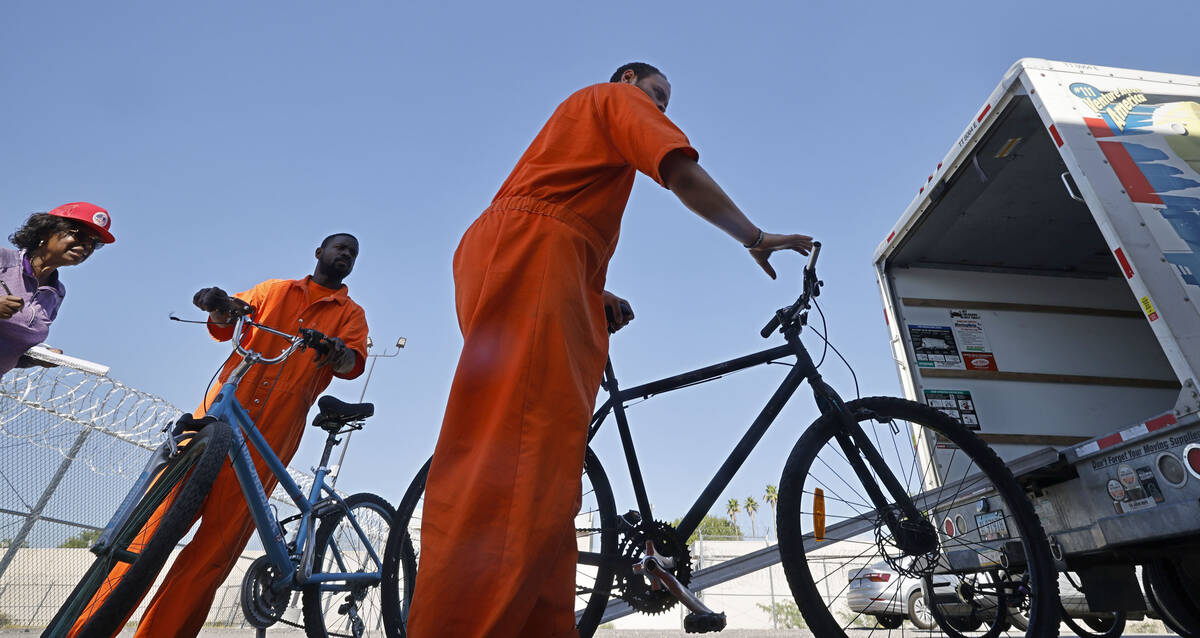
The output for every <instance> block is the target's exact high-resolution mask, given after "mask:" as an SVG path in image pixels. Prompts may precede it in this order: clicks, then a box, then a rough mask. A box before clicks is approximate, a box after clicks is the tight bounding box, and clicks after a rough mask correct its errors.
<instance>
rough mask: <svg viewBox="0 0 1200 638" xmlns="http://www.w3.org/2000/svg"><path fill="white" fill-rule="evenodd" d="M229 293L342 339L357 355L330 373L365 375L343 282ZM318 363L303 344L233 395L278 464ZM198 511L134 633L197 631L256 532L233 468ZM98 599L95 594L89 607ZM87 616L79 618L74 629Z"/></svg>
mask: <svg viewBox="0 0 1200 638" xmlns="http://www.w3.org/2000/svg"><path fill="white" fill-rule="evenodd" d="M235 296H236V297H238V298H240V299H242V300H244V301H246V302H247V303H249V304H250V305H251V306H254V308H255V315H254V319H255V320H256V321H258V322H259V323H262V324H265V325H268V326H271V327H272V328H275V329H278V330H282V331H284V332H292V333H295V332H296V331H297V330H299V329H300V328H313V329H315V330H318V331H320V332H322V333H323V334H325V335H327V336H330V337H340V338H341V339H342V341H344V342H345V343H346V345H347V346H348V347H349V348H350V349H352V350H354V352H355V354H357V355H358V356H357V362H356V363H355V366H354V368H353V369H351V370H350V371H349V372H347V373H345V374H338V375H337V376H338V377H340V378H344V379H353V378H355V377H357V376H359V375H360V374H362V371H363V367H364V364H365V363H366V358H367V347H366V343H367V321H366V317H365V315H364V313H363V309H362V307H361V306H359V305H358V304H357V303H355V302H354V301H353V300H351V299H350V296H349V294H348V293H347V288H346V286H342V287H341V288H339V289H338V290H330V289H328V288H323V287H321V286H317V285H316V284H314V283H312V278H311V277H306V278H304V279H299V280H285V279H271V280H268V281H265V282H263V283H261V284H258V285H257V286H255V287H253V288H251V289H250V290H248V291H246V292H242V293H238V294H237V295H235ZM208 329H209V332H210V333H211V334H212V336H213V338H215V339H217V340H218V341H228V340H229V339H230V338H232V337H233V328H232V326H217V325H213V324H211V323H210V324H209V326H208ZM248 332H249V334H247V335H245V336H243V345H244V346H245V347H247V348H249V349H251V350H254V351H256V352H260V353H263V354H266V355H268V356H274V355H275V354H276V353H278V352H279V351H280V350H282V349H283V348H284V347H286V345H287V342H286V341H285V340H284V339H283V338H282V337H278V336H275V335H272V334H270V333H267V332H264V331H261V330H253V329H251V330H250V331H248ZM315 360H316V353H315V352H314V351H312V350H309V351H305V352H299V353H296V354H294V355H292V357H291V358H289V359H288V360H287V361H285V362H284V363H282V364H277V365H271V366H267V365H259V366H254V367H253V368H251V369H250V371H249V372H248V373H247V374H246V376H245V377H243V378H242V382H241V384H240V385H239V386H238V392H237V397H238V401H239V402H241V404H242V407H244V408H246V411H247V412H249V414H250V418H251V419H253V420H254V423H255V424H256V425H257V427H258V429H259V431H260V432H262V434H263V437H264V438H266V440H267V442H268V443H269V444H270V445H271V449H273V450H274V451H275V453H276V454H277V455H278V456H279V459H280V460H281V461H283V463H284V464H285V465H286V464H287V463H288V462H289V461H291V459H292V456H293V455H294V454H295V453H296V449H297V448H298V447H299V446H300V437H301V436H302V435H303V434H304V427H305V419H306V416H307V414H308V410H309V408H310V407H311V406H312V404H313V403H314V402H316V400H317V398H318V396H319V395H320V394H321V392H322V391H323V390H324V389H325V388H326V387H327V386H328V385H329V382H330V380H331V379H332V377H333V376H334V373H333V371H332V369H331V367H329V366H324V367H321V368H317V367H316V363H315ZM240 361H241V357H240V356H238V355H237V354H236V353H234V354H232V355H231V356H230V357H229V359H228V360H227V361H226V362H225V366H224V368H223V369H222V371H221V374H220V380H219V382H218V383H216V384H214V385H213V386H212V388H211V389H210V390H209V393H208V396H207V397H206V398H205V400H204V403H202V404H201V405H200V407H199V408H197V409H196V413H195V414H196V416H203V414H204V412H205V410H207V408H208V407H209V406H210V405H211V404H212V401H213V400H214V399H215V398H216V395H217V393H218V392H220V389H221V384H222V383H224V382H225V379H227V378H228V377H229V373H230V372H231V371H232V370H233V368H234V367H236V366H237V364H238V363H239V362H240ZM250 449H251V456H252V458H253V459H254V464H255V468H256V469H257V470H258V475H259V479H260V480H262V482H263V488H264V489H265V490H266V492H267V494H270V493H271V490H272V489H274V487H275V484H276V483H277V481H276V479H275V478H274V476H273V475H270V474H269V473H268V472H267V469H266V463H265V462H263V461H262V459H261V458H260V457H259V456H258V454H256V453H254V452H253V449H254V448H253V446H251V448H250ZM199 517H200V518H201V522H200V528H199V529H198V530H197V532H196V535H195V537H194V538H193V540H192V541H191V542H190V543H188V544H187V546H186V547H184V549H183V551H182V552H180V554H179V556H178V558H176V560H175V563H174V564H173V565H172V566H171V569H170V571H169V572H167V576H166V578H165V579H164V581H163V583H162V585H161V586H160V587H159V588H158V591H157V592H156V593H155V594H154V598H153V599H152V600H151V601H150V605H149V606H148V607H147V609H146V614H145V615H144V616H143V618H142V622H141V623H140V624H139V625H138V629H137V633H136V636H138V637H147V638H162V637H164V636H172V637H179V636H195V635H196V634H197V633H199V631H200V629H201V627H202V626H203V624H204V620H205V618H206V617H207V615H208V610H209V608H210V607H211V606H212V601H213V597H214V596H215V595H216V592H217V588H218V587H220V585H221V583H223V582H224V581H225V578H226V577H227V576H228V575H229V572H230V571H231V570H232V569H233V566H234V564H235V563H236V562H237V558H238V555H239V554H240V553H241V550H242V549H243V548H245V546H246V543H247V541H249V540H250V536H251V534H253V533H254V529H255V528H254V520H253V519H252V518H251V516H250V510H249V508H248V506H247V505H246V499H245V496H244V495H243V494H242V490H241V487H240V486H239V484H238V481H237V477H236V476H235V475H234V472H233V467H232V466H230V465H228V464H227V465H226V466H225V467H224V468H223V469H222V470H221V473H220V474H218V476H217V480H216V483H214V484H213V488H212V491H211V492H209V495H208V498H207V499H205V502H204V505H202V506H201V509H200V514H199ZM147 527H149V526H147ZM151 531H152V530H150V529H143V530H142V532H141V533H140V534H139V537H140V538H148V537H149V533H150V532H151ZM118 570H120V567H118V569H117V570H114V575H115V574H116V573H117V571H118ZM120 571H123V570H120ZM111 577H112V576H110V578H111ZM99 602H100V600H97V599H94V600H93V601H92V603H91V604H90V605H89V608H94V607H95V606H96V605H98V604H99ZM87 617H88V615H84V616H81V619H80V621H79V622H77V623H76V625H75V627H76V630H77V629H78V628H79V627H81V626H82V624H83V622H84V621H85V619H86V618H87ZM73 633H74V632H73Z"/></svg>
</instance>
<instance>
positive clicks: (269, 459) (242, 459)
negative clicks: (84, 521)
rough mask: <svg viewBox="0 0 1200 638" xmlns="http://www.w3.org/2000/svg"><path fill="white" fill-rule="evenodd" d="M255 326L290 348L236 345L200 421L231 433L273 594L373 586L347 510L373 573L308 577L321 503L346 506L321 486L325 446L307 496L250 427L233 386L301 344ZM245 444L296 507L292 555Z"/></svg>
mask: <svg viewBox="0 0 1200 638" xmlns="http://www.w3.org/2000/svg"><path fill="white" fill-rule="evenodd" d="M244 319H245V318H244V317H238V320H237V321H238V323H237V325H236V328H235V330H234V336H233V341H234V343H235V344H240V337H241V334H242V325H243V323H242V322H243V320H244ZM255 325H256V326H257V327H259V328H262V329H265V330H267V331H269V332H272V333H275V334H277V335H279V336H282V337H284V338H287V339H290V340H291V341H292V345H291V346H290V347H289V348H287V349H286V350H285V351H284V352H282V353H280V354H279V355H277V356H276V357H273V358H264V357H262V356H261V355H259V354H258V353H255V352H252V351H248V350H244V349H243V348H242V347H241V346H240V345H236V346H235V347H236V348H237V352H238V353H239V354H241V355H242V356H243V358H242V361H241V363H239V364H238V366H237V367H236V368H234V370H233V371H232V372H231V373H230V375H229V379H228V380H227V381H226V382H225V384H223V385H222V386H221V391H220V392H219V393H218V394H217V398H216V399H215V400H214V401H213V403H212V405H211V406H210V407H209V408H208V411H207V412H206V414H205V416H209V417H213V418H215V419H217V420H218V421H223V422H225V423H228V424H229V426H230V429H231V430H232V434H233V440H232V442H231V444H230V447H229V460H230V462H231V464H232V465H233V471H234V474H235V475H236V476H237V479H238V484H239V485H240V486H241V488H242V494H243V495H244V496H245V498H246V503H247V505H248V506H249V508H250V515H251V517H252V518H253V519H254V525H255V527H256V528H257V530H258V536H259V538H260V539H261V540H262V543H263V549H264V550H265V551H266V554H267V556H268V557H269V560H270V562H271V564H272V566H273V567H274V568H275V570H276V573H278V574H282V576H281V577H280V579H279V580H277V581H275V582H274V583H272V589H274V590H275V591H277V592H278V591H283V590H284V589H289V588H296V587H299V586H302V585H306V584H310V583H321V589H322V590H329V591H349V590H351V589H352V587H351V585H357V584H366V585H374V584H376V583H378V582H379V581H380V580H381V579H382V573H383V561H382V560H380V558H379V556H378V554H377V553H376V551H375V547H374V546H373V545H372V544H371V542H370V541H369V540H368V538H367V535H366V533H364V532H363V530H362V528H361V527H360V526H359V524H358V521H357V520H356V519H355V517H354V513H353V512H351V511H350V510H349V509H345V510H344V511H345V513H346V518H347V520H348V521H350V524H351V525H352V526H353V527H354V531H355V533H357V534H358V536H359V538H360V539H361V540H362V541H363V543H364V545H365V547H366V548H367V552H368V553H369V555H370V557H371V560H372V562H373V563H374V565H375V570H374V571H370V572H353V573H349V572H318V573H315V574H314V573H313V572H312V567H313V566H312V563H313V559H314V553H313V552H314V551H315V548H314V547H313V545H314V544H315V543H314V537H315V532H316V521H315V520H314V519H315V518H319V516H320V514H321V513H323V511H324V509H325V508H324V507H323V506H322V504H326V503H327V504H329V505H330V506H332V505H334V504H336V505H340V506H342V507H343V508H345V502H344V501H343V500H342V497H341V496H339V495H338V494H337V492H335V491H334V490H333V489H332V488H330V487H329V486H328V485H326V483H325V477H326V476H328V474H329V468H328V467H327V466H326V464H327V463H328V461H329V458H328V457H329V452H330V449H331V448H330V446H329V445H327V446H326V449H325V453H324V455H323V456H322V459H321V464H320V466H319V467H317V469H316V473H315V475H314V476H313V484H312V489H311V490H310V491H309V494H308V495H307V496H306V495H305V494H304V492H303V491H302V490H301V489H300V486H299V485H297V484H296V482H295V481H294V480H293V479H292V477H291V475H290V474H288V471H287V468H286V467H285V466H284V464H283V462H282V461H280V460H279V457H278V455H276V454H275V451H274V450H272V449H271V446H270V444H269V443H267V440H266V439H265V438H264V437H263V435H262V433H261V432H259V430H258V427H257V426H256V425H255V424H254V420H253V419H251V418H250V414H249V413H248V412H247V411H246V409H245V408H244V407H242V405H241V403H240V402H239V401H238V399H237V388H238V384H239V383H240V382H241V380H242V377H243V376H245V374H246V372H248V371H249V370H250V368H251V367H253V366H254V365H256V364H271V363H279V362H281V361H283V360H285V359H287V358H288V357H289V356H291V354H293V353H294V352H295V351H296V350H298V349H299V348H300V347H301V343H302V342H301V340H300V338H299V337H295V336H293V335H289V334H287V333H282V332H279V331H276V330H273V329H271V328H268V327H266V326H258V325H257V324H255ZM182 438H183V437H179V438H176V437H175V436H174V435H172V434H168V439H167V441H166V442H164V443H163V445H161V446H160V447H159V449H158V450H157V451H156V452H155V454H154V456H153V457H152V458H151V459H150V461H149V462H147V464H146V467H145V469H144V470H143V471H142V474H141V476H140V477H139V478H138V480H137V482H136V483H135V484H134V487H133V489H132V490H130V492H129V494H128V495H127V496H126V497H125V500H124V501H123V502H122V504H121V506H120V507H118V508H117V512H116V513H115V514H114V515H113V518H112V520H110V521H109V523H108V525H106V526H105V529H104V531H103V532H102V533H101V535H100V537H99V538H98V539H97V541H96V543H95V544H94V545H93V546H92V552H93V553H95V554H101V553H103V552H104V551H106V550H107V549H108V544H109V542H110V541H111V537H112V534H113V533H114V530H116V529H118V528H119V527H120V525H121V523H123V522H124V520H125V519H126V518H127V517H128V516H129V515H130V514H131V512H132V510H133V507H134V505H135V504H136V503H137V500H138V498H139V497H140V495H141V494H142V493H144V492H145V490H146V489H147V488H148V487H149V486H150V484H151V483H152V481H153V480H154V478H155V477H156V476H157V475H158V470H159V469H161V467H162V466H163V465H164V464H165V463H166V461H167V460H168V459H169V458H170V456H171V454H173V453H174V451H175V449H176V447H177V444H178V443H179V441H180V440H181V439H182ZM247 440H249V442H250V444H251V445H253V446H254V449H255V450H257V451H258V453H259V455H260V456H262V458H263V460H264V461H265V462H266V465H267V469H268V470H269V471H270V472H271V474H272V475H274V476H275V478H276V479H278V481H279V485H280V486H282V487H283V489H284V491H285V492H286V493H287V495H288V497H289V498H290V499H291V500H292V502H293V503H294V504H295V505H296V507H297V509H299V510H300V513H299V514H298V515H297V517H298V518H299V519H300V527H299V529H298V530H297V532H296V536H295V539H296V540H295V548H294V550H293V551H289V547H288V543H287V541H286V539H285V538H284V535H283V529H282V527H281V526H280V524H279V521H278V519H276V517H275V514H274V512H273V510H272V508H271V504H270V502H269V500H268V497H267V494H266V491H265V490H264V489H263V485H262V482H261V481H260V480H259V478H258V472H256V471H255V469H254V462H253V460H252V459H251V457H250V450H249V448H248V447H247V445H246V442H247ZM293 556H296V557H298V561H299V564H298V565H297V564H294V563H293ZM339 562H340V559H339ZM334 581H336V582H334Z"/></svg>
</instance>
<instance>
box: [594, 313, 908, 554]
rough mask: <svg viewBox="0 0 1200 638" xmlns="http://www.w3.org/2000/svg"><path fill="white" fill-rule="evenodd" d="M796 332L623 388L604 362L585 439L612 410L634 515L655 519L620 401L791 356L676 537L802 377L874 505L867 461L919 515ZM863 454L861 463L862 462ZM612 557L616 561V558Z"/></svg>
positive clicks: (880, 501) (704, 509) (879, 497)
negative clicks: (604, 396) (599, 395)
mask: <svg viewBox="0 0 1200 638" xmlns="http://www.w3.org/2000/svg"><path fill="white" fill-rule="evenodd" d="M799 333H800V327H799V326H798V325H796V326H790V327H788V328H786V329H785V330H784V335H785V337H786V338H787V344H785V345H781V346H776V347H774V348H768V349H766V350H762V351H759V352H756V353H754V354H750V355H746V356H743V357H738V358H736V359H730V360H728V361H724V362H722V363H717V364H714V365H710V366H706V367H703V368H697V369H695V370H692V371H690V372H685V373H683V374H678V375H675V376H672V377H667V378H664V379H660V380H658V381H651V382H649V383H644V384H642V385H638V386H634V387H631V388H626V389H623V390H622V389H620V388H619V387H618V383H617V378H616V374H615V373H614V371H613V366H612V361H611V360H610V361H609V362H608V364H607V365H606V366H605V370H604V381H603V382H602V384H601V385H602V387H603V388H604V389H605V390H606V391H607V392H608V393H609V398H608V400H606V401H605V402H604V403H603V404H601V406H600V407H599V408H598V409H597V410H596V413H595V414H594V415H593V417H592V420H591V423H590V424H589V426H588V427H589V430H588V442H589V443H590V442H591V440H592V438H594V437H595V436H596V434H597V432H599V430H600V426H601V425H602V424H603V422H604V420H605V419H606V418H607V417H608V414H609V412H611V413H613V415H614V416H615V418H616V422H617V430H618V432H619V433H620V437H621V445H622V447H623V449H624V452H625V460H626V464H627V466H628V469H629V476H630V480H631V481H632V483H633V491H634V496H635V498H636V500H637V505H638V513H639V514H640V515H641V520H642V521H643V522H646V521H652V520H654V518H653V516H652V513H651V510H650V499H649V496H648V495H647V492H646V486H645V482H644V480H643V478H642V472H641V468H640V466H639V465H638V460H637V452H636V451H635V450H634V445H633V436H632V434H631V432H630V429H629V421H628V419H627V418H626V415H625V404H626V403H627V402H629V401H631V400H633V399H647V398H649V397H650V396H652V395H657V394H664V393H666V392H671V391H672V390H678V389H680V388H684V387H688V386H691V385H696V384H698V383H704V382H706V381H712V380H714V379H717V378H720V377H722V376H724V375H726V374H731V373H734V372H738V371H741V370H745V369H747V368H752V367H754V366H758V365H762V364H767V363H772V362H775V361H779V360H780V359H784V358H787V357H795V359H796V362H795V363H794V364H791V365H792V369H791V370H790V371H788V373H787V375H786V376H785V377H784V379H783V381H782V382H780V384H779V387H778V389H776V390H775V393H774V394H773V395H771V398H770V399H769V400H768V401H767V404H766V406H764V407H763V409H762V410H761V411H760V412H759V414H758V416H757V417H756V418H755V419H754V421H753V422H752V423H751V424H750V426H749V428H748V429H747V430H746V433H745V434H744V435H742V438H741V439H740V440H739V441H738V443H737V445H735V446H734V448H733V451H732V452H730V454H729V456H728V457H727V458H726V459H725V461H724V463H722V464H721V467H720V468H718V469H717V472H716V473H715V474H714V475H713V477H712V479H711V480H710V481H709V483H708V485H707V486H706V487H705V488H704V490H703V491H702V492H701V493H700V495H699V496H698V497H697V498H696V501H695V503H693V504H692V506H691V508H690V509H689V510H688V512H687V514H685V515H684V517H683V518H682V519H681V520H680V523H679V525H678V527H677V528H676V531H677V532H678V533H679V535H680V537H681V538H688V537H690V536H691V535H692V532H694V531H695V530H696V528H697V527H698V526H699V525H700V522H701V521H702V520H703V519H704V516H705V514H706V513H708V512H709V511H710V510H711V509H712V507H713V505H714V504H715V503H716V501H717V498H718V497H719V496H720V494H721V492H723V491H724V490H725V488H726V487H727V486H728V485H729V482H730V481H731V480H732V479H733V476H734V474H736V473H737V471H738V470H739V469H740V468H741V466H742V464H743V463H745V461H746V459H747V458H749V456H750V453H751V451H753V450H754V448H755V446H757V445H758V442H759V441H760V440H761V439H762V437H763V435H764V434H766V432H767V429H768V428H770V427H771V424H772V423H773V422H774V421H775V418H776V417H778V416H779V413H780V411H782V410H783V406H784V405H786V404H787V402H788V401H789V400H790V399H791V398H792V395H793V394H794V393H795V391H796V389H797V388H798V387H800V385H801V384H802V383H804V382H805V381H807V382H808V383H809V384H810V385H811V386H812V390H813V395H814V397H815V398H816V402H817V407H818V408H819V410H820V411H821V414H822V415H824V416H833V417H834V418H837V419H838V421H839V422H840V423H841V425H842V430H841V431H840V432H838V433H837V435H836V436H837V439H838V442H839V444H840V446H841V447H842V449H843V451H844V452H845V453H846V457H847V460H848V461H849V463H850V465H851V466H852V467H853V468H854V471H855V474H856V475H857V476H858V477H859V480H860V481H862V483H863V486H864V488H865V489H866V490H867V492H868V494H869V496H870V497H871V500H872V501H873V503H874V505H875V506H876V508H878V509H880V510H884V509H885V508H889V505H888V502H887V501H886V499H885V497H884V495H883V493H882V491H880V489H879V485H878V483H876V480H875V478H874V476H872V470H871V469H870V468H868V467H867V464H868V463H869V464H870V465H871V466H872V467H874V468H875V476H878V477H879V479H880V480H882V481H883V483H884V487H885V488H887V490H888V492H889V493H890V494H891V496H892V498H894V499H895V501H896V504H897V505H898V506H899V507H900V509H901V511H902V512H903V513H904V514H905V515H906V516H909V517H912V518H920V513H919V511H918V509H917V508H916V506H915V505H914V504H913V502H912V500H911V498H910V497H909V496H908V494H907V492H906V490H905V489H904V487H903V486H902V485H901V484H900V482H899V481H898V480H896V478H895V477H894V476H893V475H892V473H891V471H890V470H889V469H888V468H887V465H886V463H885V462H884V461H883V457H882V456H881V455H880V454H879V452H878V450H876V449H875V446H874V445H873V444H872V443H871V441H870V440H869V438H868V437H867V436H866V434H865V432H864V431H863V430H862V428H861V426H859V424H858V421H857V419H855V418H854V415H852V414H850V413H849V411H848V410H847V409H846V406H845V403H844V402H843V401H842V399H841V397H839V396H838V394H837V392H836V391H834V389H833V388H832V387H830V386H829V384H827V383H825V381H824V380H823V379H822V377H821V374H820V373H819V372H817V368H816V365H814V364H813V361H812V357H811V356H810V355H809V353H808V350H807V349H806V348H805V347H804V344H803V343H801V341H800V337H799ZM864 457H865V459H866V462H864ZM886 524H887V525H888V526H889V527H892V526H893V524H894V520H892V517H888V520H887V522H886ZM616 560H618V561H619V560H620V559H616ZM602 561H606V562H613V561H614V558H613V557H602V556H601V555H600V554H597V553H595V552H580V559H579V562H581V563H586V564H594V565H598V564H600V563H601V562H602Z"/></svg>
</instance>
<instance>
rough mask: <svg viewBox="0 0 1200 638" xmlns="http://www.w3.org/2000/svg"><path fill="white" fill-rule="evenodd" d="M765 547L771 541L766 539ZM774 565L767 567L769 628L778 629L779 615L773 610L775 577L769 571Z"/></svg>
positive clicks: (769, 544) (768, 538)
mask: <svg viewBox="0 0 1200 638" xmlns="http://www.w3.org/2000/svg"><path fill="white" fill-rule="evenodd" d="M763 542H764V543H765V544H766V546H767V547H770V546H771V539H770V537H767V538H766V539H764V541H763ZM774 567H775V566H774V565H767V583H768V584H769V585H770V586H771V628H772V629H779V614H778V612H777V611H776V609H775V577H774V576H772V575H771V570H772V569H774Z"/></svg>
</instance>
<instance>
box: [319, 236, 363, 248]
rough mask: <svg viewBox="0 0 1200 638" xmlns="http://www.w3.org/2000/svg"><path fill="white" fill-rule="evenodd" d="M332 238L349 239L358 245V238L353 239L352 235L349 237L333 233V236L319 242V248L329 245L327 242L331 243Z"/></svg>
mask: <svg viewBox="0 0 1200 638" xmlns="http://www.w3.org/2000/svg"><path fill="white" fill-rule="evenodd" d="M334 237H349V238H350V239H353V240H354V243H356V244H357V243H358V238H357V237H355V236H354V235H351V234H350V233H334V234H332V235H330V236H328V237H326V238H325V239H322V240H321V248H324V247H325V246H327V245H329V242H330V241H332V240H333V238H334Z"/></svg>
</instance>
